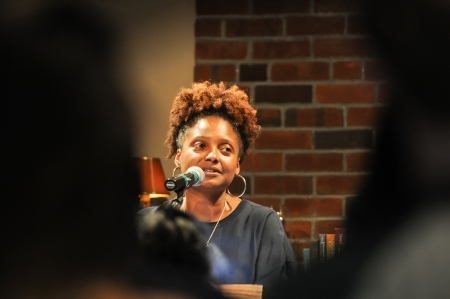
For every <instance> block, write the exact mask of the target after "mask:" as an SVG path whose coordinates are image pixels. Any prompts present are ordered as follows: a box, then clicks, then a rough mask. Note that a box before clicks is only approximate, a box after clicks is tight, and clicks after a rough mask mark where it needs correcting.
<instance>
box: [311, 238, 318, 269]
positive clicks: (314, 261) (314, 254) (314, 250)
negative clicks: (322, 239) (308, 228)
mask: <svg viewBox="0 0 450 299" xmlns="http://www.w3.org/2000/svg"><path fill="white" fill-rule="evenodd" d="M309 263H310V265H309V269H311V270H313V269H316V268H317V266H318V265H319V240H317V239H315V240H311V241H310V242H309Z"/></svg>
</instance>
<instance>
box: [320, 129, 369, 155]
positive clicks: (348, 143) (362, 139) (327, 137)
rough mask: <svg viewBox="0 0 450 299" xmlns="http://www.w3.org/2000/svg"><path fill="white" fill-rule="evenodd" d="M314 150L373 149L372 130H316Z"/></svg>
mask: <svg viewBox="0 0 450 299" xmlns="http://www.w3.org/2000/svg"><path fill="white" fill-rule="evenodd" d="M314 148H315V149H330V150H334V149H370V148H373V129H372V128H368V129H351V130H349V129H348V128H346V129H342V130H316V132H315V134H314Z"/></svg>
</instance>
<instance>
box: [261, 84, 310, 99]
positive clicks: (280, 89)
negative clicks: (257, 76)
mask: <svg viewBox="0 0 450 299" xmlns="http://www.w3.org/2000/svg"><path fill="white" fill-rule="evenodd" d="M311 102H312V86H311V85H286V84H283V85H273V84H268V85H258V86H255V103H274V104H281V103H297V104H299V103H311Z"/></svg>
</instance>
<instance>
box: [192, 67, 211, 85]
mask: <svg viewBox="0 0 450 299" xmlns="http://www.w3.org/2000/svg"><path fill="white" fill-rule="evenodd" d="M211 77H212V72H211V66H209V65H196V66H195V67H194V81H196V82H198V81H205V80H210V79H211Z"/></svg>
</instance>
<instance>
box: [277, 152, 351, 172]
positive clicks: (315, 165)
mask: <svg viewBox="0 0 450 299" xmlns="http://www.w3.org/2000/svg"><path fill="white" fill-rule="evenodd" d="M343 167H344V166H343V155H342V154H286V170H287V171H342V170H343Z"/></svg>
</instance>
